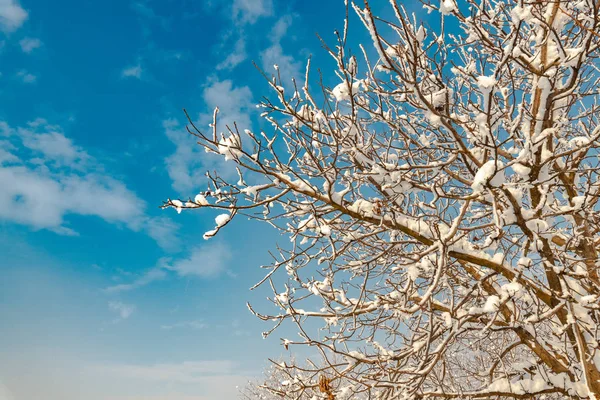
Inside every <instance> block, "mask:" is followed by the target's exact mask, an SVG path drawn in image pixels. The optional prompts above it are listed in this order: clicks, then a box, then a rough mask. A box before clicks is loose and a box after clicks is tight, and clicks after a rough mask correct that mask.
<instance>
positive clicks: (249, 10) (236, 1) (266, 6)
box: [231, 0, 273, 23]
mask: <svg viewBox="0 0 600 400" xmlns="http://www.w3.org/2000/svg"><path fill="white" fill-rule="evenodd" d="M231 12H232V17H233V19H234V21H238V23H254V22H256V20H257V19H258V18H260V17H265V16H268V15H271V14H272V13H273V2H272V1H271V0H233V2H232V4H231Z"/></svg>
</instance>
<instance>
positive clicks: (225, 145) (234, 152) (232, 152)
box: [219, 135, 242, 160]
mask: <svg viewBox="0 0 600 400" xmlns="http://www.w3.org/2000/svg"><path fill="white" fill-rule="evenodd" d="M219 153H220V154H223V155H224V156H225V160H235V159H236V158H239V157H240V156H241V155H242V152H241V150H240V144H239V143H238V139H237V138H236V137H235V136H233V135H232V136H229V137H227V138H226V137H225V136H223V137H222V138H221V141H219Z"/></svg>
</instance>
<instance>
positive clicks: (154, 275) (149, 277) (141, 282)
mask: <svg viewBox="0 0 600 400" xmlns="http://www.w3.org/2000/svg"><path fill="white" fill-rule="evenodd" d="M166 277H167V273H166V272H165V270H164V269H162V268H160V267H156V268H152V269H149V270H148V271H146V272H145V273H144V274H143V275H142V276H140V277H138V278H137V279H135V280H134V281H133V282H131V283H124V284H119V285H114V286H109V287H108V288H106V289H105V290H106V292H109V293H116V292H125V291H128V290H133V289H137V288H140V287H142V286H146V285H148V284H150V283H152V282H155V281H160V280H163V279H165V278H166Z"/></svg>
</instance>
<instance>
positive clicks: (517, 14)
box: [510, 5, 531, 24]
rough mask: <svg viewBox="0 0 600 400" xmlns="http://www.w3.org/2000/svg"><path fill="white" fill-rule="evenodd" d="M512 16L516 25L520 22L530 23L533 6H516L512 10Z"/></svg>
mask: <svg viewBox="0 0 600 400" xmlns="http://www.w3.org/2000/svg"><path fill="white" fill-rule="evenodd" d="M510 16H511V17H512V20H513V22H514V23H515V24H518V23H519V22H520V21H528V20H529V19H530V18H531V6H523V7H521V6H519V5H517V6H515V7H514V8H513V9H512V10H510Z"/></svg>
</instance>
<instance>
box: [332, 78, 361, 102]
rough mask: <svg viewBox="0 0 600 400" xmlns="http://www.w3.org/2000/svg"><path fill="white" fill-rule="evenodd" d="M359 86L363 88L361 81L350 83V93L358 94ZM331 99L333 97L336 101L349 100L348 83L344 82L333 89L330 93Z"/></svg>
mask: <svg viewBox="0 0 600 400" xmlns="http://www.w3.org/2000/svg"><path fill="white" fill-rule="evenodd" d="M361 86H364V83H363V81H362V80H357V81H354V82H352V93H353V94H354V93H358V92H359V91H360V89H361ZM331 94H332V95H333V97H335V99H336V101H344V100H350V91H349V90H348V82H346V81H344V82H342V83H340V84H339V85H337V86H336V87H334V88H333V90H332V91H331Z"/></svg>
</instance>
